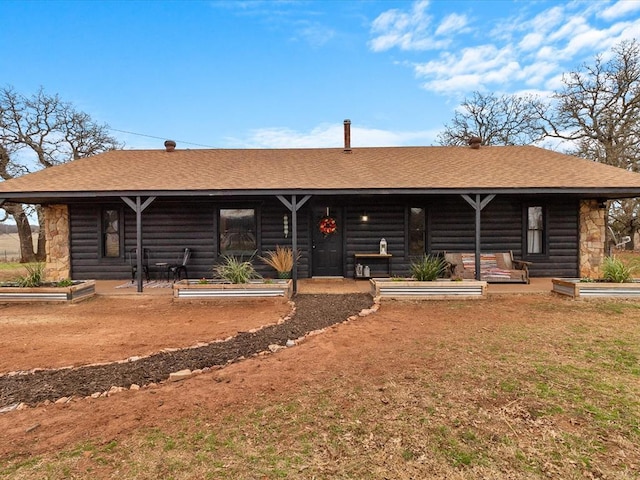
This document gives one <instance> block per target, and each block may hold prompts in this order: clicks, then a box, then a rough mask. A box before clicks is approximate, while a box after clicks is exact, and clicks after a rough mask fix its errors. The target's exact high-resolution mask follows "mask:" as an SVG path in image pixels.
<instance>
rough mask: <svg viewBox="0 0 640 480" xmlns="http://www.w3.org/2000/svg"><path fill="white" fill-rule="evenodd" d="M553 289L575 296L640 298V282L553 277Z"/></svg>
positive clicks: (556, 291)
mask: <svg viewBox="0 0 640 480" xmlns="http://www.w3.org/2000/svg"><path fill="white" fill-rule="evenodd" d="M551 281H552V283H553V288H552V291H553V292H555V293H559V294H560V295H567V296H570V297H573V298H606V297H622V298H640V282H626V283H615V282H604V281H593V282H584V281H581V280H580V279H579V278H553V279H552V280H551Z"/></svg>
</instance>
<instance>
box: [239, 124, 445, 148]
mask: <svg viewBox="0 0 640 480" xmlns="http://www.w3.org/2000/svg"><path fill="white" fill-rule="evenodd" d="M437 133H438V132H437V131H430V130H423V131H410V132H402V131H390V130H381V129H376V128H367V127H357V126H353V125H352V127H351V146H352V147H353V148H357V147H382V146H384V147H388V146H407V145H429V144H432V143H433V142H434V140H435V138H436V135H437ZM226 144H227V146H228V147H229V148H340V147H343V146H344V126H343V125H342V124H339V125H336V124H321V125H319V126H317V127H315V128H313V129H312V130H311V131H309V132H300V131H296V130H293V129H290V128H280V127H273V128H261V129H257V130H252V131H250V132H249V133H248V135H247V136H246V137H244V138H228V139H227V141H226Z"/></svg>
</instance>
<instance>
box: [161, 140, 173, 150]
mask: <svg viewBox="0 0 640 480" xmlns="http://www.w3.org/2000/svg"><path fill="white" fill-rule="evenodd" d="M164 148H165V150H166V151H167V152H173V151H174V150H175V149H176V142H174V141H173V140H166V141H165V142H164Z"/></svg>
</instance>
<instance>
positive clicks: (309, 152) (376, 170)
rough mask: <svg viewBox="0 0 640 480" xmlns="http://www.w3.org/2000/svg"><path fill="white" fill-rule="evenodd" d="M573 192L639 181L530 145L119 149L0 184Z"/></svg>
mask: <svg viewBox="0 0 640 480" xmlns="http://www.w3.org/2000/svg"><path fill="white" fill-rule="evenodd" d="M473 192H475V193H483V192H486V193H509V192H512V193H573V194H579V195H593V196H599V197H603V198H616V197H619V198H622V197H632V196H640V174H637V173H632V172H628V171H625V170H623V169H620V168H616V167H611V166H608V165H603V164H600V163H596V162H592V161H588V160H584V159H580V158H576V157H573V156H569V155H564V154H560V153H556V152H553V151H550V150H545V149H542V148H538V147H532V146H504V147H502V146H501V147H486V146H485V147H482V148H479V149H473V148H470V147H372V148H354V149H352V150H349V151H345V150H344V149H341V148H313V149H211V150H199V149H196V150H188V149H185V150H181V149H177V150H175V151H172V152H169V151H166V150H117V151H111V152H107V153H103V154H100V155H96V156H94V157H90V158H85V159H81V160H76V161H73V162H70V163H68V164H64V165H60V166H56V167H52V168H48V169H46V170H42V171H39V172H36V173H32V174H29V175H25V176H23V177H19V178H16V179H13V180H8V181H5V182H2V183H0V198H4V199H7V200H17V201H23V202H35V203H37V202H41V201H47V199H48V200H52V199H56V198H71V197H92V196H119V195H158V196H177V195H223V194H224V195H229V194H238V195H255V194H275V193H278V194H294V193H311V194H314V193H315V194H320V193H327V194H329V193H342V194H355V193H423V194H432V193H473Z"/></svg>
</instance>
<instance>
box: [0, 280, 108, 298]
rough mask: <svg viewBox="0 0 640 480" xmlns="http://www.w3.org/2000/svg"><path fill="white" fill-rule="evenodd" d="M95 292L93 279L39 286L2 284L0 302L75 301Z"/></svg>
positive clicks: (90, 295) (89, 296) (88, 296)
mask: <svg viewBox="0 0 640 480" xmlns="http://www.w3.org/2000/svg"><path fill="white" fill-rule="evenodd" d="M95 293H96V282H95V280H82V281H77V282H74V283H73V285H69V286H65V287H58V286H55V285H41V286H39V287H18V286H13V285H8V284H4V285H2V286H0V303H11V302H56V303H58V302H60V303H77V302H81V301H82V300H86V299H88V298H91V297H93V296H94V295H95Z"/></svg>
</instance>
